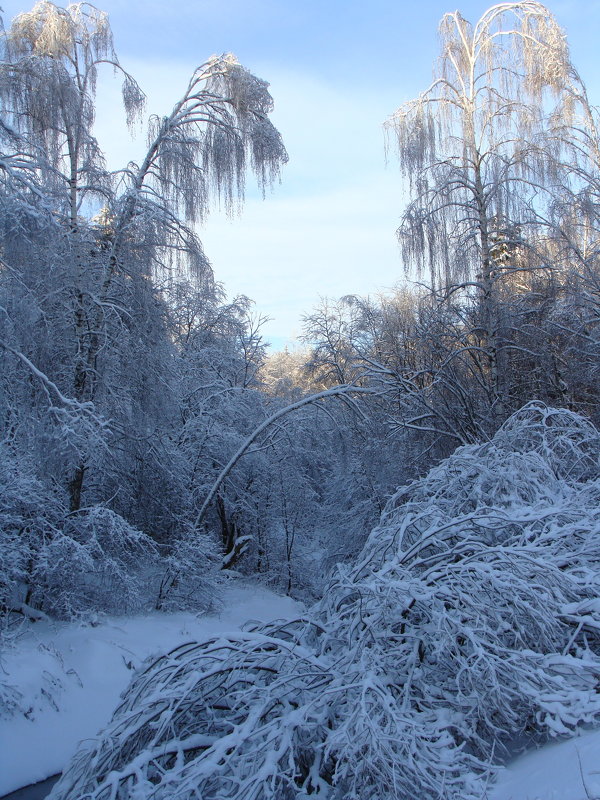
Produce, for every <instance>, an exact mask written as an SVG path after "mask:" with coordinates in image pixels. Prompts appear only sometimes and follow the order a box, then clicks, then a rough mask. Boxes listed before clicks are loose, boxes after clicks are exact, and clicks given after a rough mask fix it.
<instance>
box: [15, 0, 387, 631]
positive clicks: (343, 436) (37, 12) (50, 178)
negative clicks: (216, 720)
mask: <svg viewBox="0 0 600 800" xmlns="http://www.w3.org/2000/svg"><path fill="white" fill-rule="evenodd" d="M1 45H2V61H1V62H0V103H1V106H0V110H1V114H0V145H1V153H2V154H1V161H0V182H1V186H0V190H1V191H0V258H1V261H0V454H1V455H0V515H1V524H0V554H1V555H0V618H3V619H5V620H6V618H7V617H8V619H10V618H12V617H13V616H14V614H21V615H22V614H24V615H25V616H28V617H31V618H32V619H35V618H36V617H38V616H39V615H40V613H48V614H51V615H58V616H60V617H64V618H72V617H86V615H89V614H95V613H97V612H99V611H100V612H113V613H117V612H131V611H135V610H141V609H143V608H146V607H148V606H149V605H150V606H155V607H157V608H164V609H167V608H173V607H177V606H181V605H190V606H192V607H194V608H203V607H204V608H205V607H208V606H210V605H211V604H212V603H214V602H217V601H218V591H216V590H215V582H218V580H219V575H220V574H222V571H221V568H222V567H223V566H225V567H227V568H228V569H229V570H231V569H235V570H242V571H244V572H246V573H254V574H259V575H261V576H262V577H263V579H265V580H267V581H270V582H271V583H272V584H273V585H274V586H277V587H278V588H280V589H281V590H283V591H288V592H298V593H308V594H309V595H311V594H314V593H315V592H318V590H319V584H320V582H321V581H322V578H323V569H322V562H323V561H325V562H328V561H329V562H331V563H333V561H334V560H335V559H336V558H337V557H339V556H340V555H341V556H346V555H347V554H348V553H349V552H355V551H356V550H357V549H358V548H360V546H361V545H362V543H363V541H364V536H365V531H367V530H368V528H369V527H370V525H371V524H372V522H373V520H374V519H375V518H376V517H377V516H378V514H379V513H380V511H381V508H382V506H383V502H384V495H385V492H386V491H389V490H390V489H391V488H392V487H393V485H394V482H395V477H394V478H393V479H392V478H391V473H392V470H391V469H387V470H386V474H387V475H388V477H387V479H386V480H382V479H381V476H379V475H378V469H379V467H382V466H383V465H384V463H385V457H384V454H382V453H381V452H380V451H379V448H377V446H376V445H375V444H373V442H374V441H376V440H378V439H379V438H380V434H379V433H375V431H376V430H377V427H378V425H379V423H378V422H377V421H376V420H371V419H369V418H368V417H367V416H366V415H365V414H364V413H363V414H361V413H357V411H356V408H355V407H353V406H351V405H348V404H346V405H342V404H339V406H338V408H337V409H336V411H335V413H334V414H331V413H329V412H326V411H325V410H323V409H321V408H320V407H318V406H316V405H315V406H312V405H307V406H306V407H303V408H302V410H301V411H299V412H298V413H297V414H295V415H294V416H293V417H289V418H288V419H286V422H285V424H280V425H277V426H273V427H272V428H269V429H267V430H266V431H265V434H264V436H262V437H261V438H260V439H259V440H258V441H257V442H256V443H255V445H254V446H253V447H252V448H250V449H249V450H248V451H247V452H246V453H245V454H244V456H243V458H240V460H239V462H237V463H236V468H235V470H234V471H233V472H232V473H231V474H230V475H229V476H228V477H227V480H224V481H222V482H221V483H220V484H219V486H218V491H216V492H215V493H214V500H213V502H211V504H210V506H209V507H208V508H207V510H206V513H205V514H203V516H202V520H201V521H200V520H199V518H198V511H199V509H200V508H201V507H202V505H203V502H204V500H205V498H206V497H207V496H208V494H209V492H210V490H211V487H213V486H215V481H216V479H217V477H218V475H219V473H220V472H221V470H222V468H223V467H224V465H225V464H226V463H227V462H228V460H229V458H230V457H231V455H232V454H233V453H235V452H236V451H237V450H238V448H239V447H240V445H241V444H242V443H243V442H244V441H245V440H246V437H247V436H248V435H249V434H250V433H251V431H252V430H253V429H254V428H256V427H258V426H259V425H261V424H262V423H263V422H264V421H265V420H266V419H268V418H269V417H271V416H272V415H273V414H274V413H275V412H277V410H278V409H281V408H282V407H284V406H285V405H286V403H289V402H291V401H292V400H297V399H298V397H299V396H301V395H303V394H306V393H310V392H311V391H312V390H313V389H314V388H315V386H314V383H312V382H310V381H305V382H304V385H303V387H302V388H300V387H299V386H298V385H297V384H296V383H293V382H292V384H289V381H288V385H287V388H285V387H284V386H283V385H277V386H276V385H275V381H274V380H272V379H271V378H269V375H270V372H269V368H268V367H267V366H266V365H265V354H266V348H265V345H264V343H263V341H262V337H261V333H260V318H257V317H256V315H254V313H253V311H252V303H251V302H250V301H249V300H248V299H247V298H245V297H238V298H234V299H233V300H228V299H227V298H226V296H225V293H224V291H223V289H222V287H221V286H220V285H219V284H218V283H217V282H216V281H215V278H214V275H213V271H212V268H211V266H210V264H209V262H208V260H207V258H206V257H205V255H204V253H203V251H202V247H201V243H200V242H199V240H198V239H197V236H196V234H195V232H194V228H193V227H192V226H193V223H194V222H197V221H201V220H202V218H203V217H204V216H205V215H206V214H207V213H208V211H209V208H210V204H211V202H212V201H213V200H214V199H218V201H219V204H220V205H221V206H225V208H226V209H233V208H234V207H235V206H236V205H237V204H239V203H240V202H241V201H242V199H243V190H244V183H245V180H246V177H247V174H246V173H247V170H248V169H251V170H253V171H254V173H255V174H256V177H257V179H258V182H259V184H260V185H261V186H263V187H264V186H265V185H266V184H267V183H269V182H271V181H272V180H273V179H274V178H275V177H276V176H277V175H278V170H279V167H280V165H282V164H283V163H284V162H285V160H286V153H285V150H284V147H283V144H282V142H281V139H280V136H279V134H278V132H277V131H276V130H275V128H274V127H273V125H272V124H271V122H270V121H269V116H268V115H269V112H270V110H271V108H272V100H271V97H270V95H269V93H268V89H267V84H266V83H265V82H264V81H262V80H260V79H258V78H256V77H255V76H253V75H252V74H250V73H249V72H248V71H247V70H245V69H244V68H243V67H242V66H241V65H240V64H239V63H238V62H237V61H236V60H235V58H234V57H233V56H231V55H225V56H222V57H214V58H211V59H210V60H209V61H207V62H206V63H204V64H202V65H201V66H200V67H198V68H197V69H196V70H195V71H194V73H193V75H192V77H191V79H190V82H189V84H188V86H187V88H186V89H185V92H184V94H183V95H182V97H181V98H180V99H179V100H178V101H177V103H176V104H175V105H174V107H173V110H172V111H171V113H170V114H169V115H168V116H165V117H161V118H153V119H150V120H149V121H148V125H147V129H148V130H147V133H148V150H147V152H146V154H145V156H144V157H143V159H142V160H141V162H140V164H135V163H130V164H128V165H127V167H126V168H125V169H123V170H121V171H119V172H117V173H109V172H108V171H107V169H106V166H105V163H104V158H103V154H102V150H101V146H100V144H99V143H98V142H97V141H96V139H95V138H94V135H93V122H94V115H95V106H94V93H95V87H96V82H97V79H98V78H99V73H100V72H101V71H102V70H103V69H105V68H106V67H107V65H108V66H109V67H112V68H113V69H114V71H115V72H116V73H117V74H118V75H120V76H121V77H122V79H123V105H124V112H125V114H124V122H127V123H129V124H136V122H139V120H141V119H142V116H143V106H144V95H143V93H142V91H141V89H140V87H139V86H138V85H137V83H136V82H135V79H134V78H133V77H132V76H131V75H130V74H129V73H128V72H126V70H125V69H124V68H123V67H122V65H121V64H120V62H119V61H118V58H117V56H116V53H115V50H114V46H113V42H112V36H111V31H110V27H109V23H108V19H107V17H106V15H105V14H104V13H102V12H101V11H99V10H97V9H96V8H94V7H93V6H91V5H89V4H86V3H82V4H75V5H71V6H69V7H68V8H66V9H63V8H60V7H58V6H56V5H54V4H53V3H50V2H40V3H38V4H37V5H36V6H35V7H34V8H33V10H32V11H31V12H29V13H25V14H21V15H20V16H19V17H17V18H16V19H15V20H14V21H13V23H12V25H11V26H10V28H8V29H7V31H6V32H5V33H4V34H3V35H2V39H1ZM340 525H341V526H342V528H343V530H344V533H343V535H342V536H340V535H339V529H340Z"/></svg>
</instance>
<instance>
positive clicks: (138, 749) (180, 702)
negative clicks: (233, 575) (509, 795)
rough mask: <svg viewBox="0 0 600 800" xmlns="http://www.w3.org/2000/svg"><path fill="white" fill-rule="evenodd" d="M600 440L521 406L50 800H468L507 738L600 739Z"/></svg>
mask: <svg viewBox="0 0 600 800" xmlns="http://www.w3.org/2000/svg"><path fill="white" fill-rule="evenodd" d="M599 467H600V435H599V434H598V431H597V430H596V429H595V428H594V427H593V426H592V425H591V424H590V423H589V422H588V421H587V420H584V419H583V418H582V417H579V416H577V415H576V414H573V413H572V412H569V411H565V410H557V409H551V408H547V407H545V406H543V405H541V404H530V405H528V406H526V407H525V408H523V409H522V410H521V411H520V412H518V413H517V414H515V415H514V416H513V417H511V418H510V419H509V420H508V421H507V422H506V423H505V425H504V426H503V427H502V428H501V429H500V430H499V432H498V433H497V435H496V436H495V438H494V439H493V440H492V441H491V442H488V443H486V444H484V445H469V446H465V447H462V448H460V449H459V450H458V451H457V452H456V453H455V454H454V455H453V456H451V457H450V458H449V459H447V460H446V461H444V462H442V463H441V464H440V465H439V466H438V467H436V468H435V469H434V470H432V471H431V472H430V474H429V475H428V476H427V477H425V478H423V479H421V480H419V481H416V482H414V483H412V484H409V485H408V486H405V487H403V488H401V489H400V490H398V492H397V493H396V494H395V495H394V496H393V497H392V498H391V500H390V502H389V504H388V506H387V508H386V510H385V512H384V514H383V515H382V518H381V522H380V524H379V526H378V527H377V528H375V529H374V530H373V532H372V533H371V536H370V538H369V540H368V542H367V544H366V545H365V548H364V549H363V551H362V553H361V554H360V555H359V557H358V558H357V560H356V562H355V563H354V564H352V565H349V566H347V567H342V568H340V569H338V571H337V572H336V573H335V574H334V576H333V577H332V579H331V581H330V583H329V585H328V587H327V590H326V592H325V594H324V597H323V600H322V601H321V602H320V603H318V604H317V605H316V606H315V607H314V608H313V609H311V611H310V612H309V613H308V615H307V617H306V618H305V619H301V620H295V621H292V622H287V623H282V622H274V623H270V624H268V625H266V626H261V627H259V628H254V629H248V630H247V631H245V632H241V633H234V634H231V635H229V636H222V635H220V636H218V637H215V638H212V639H209V640H208V641H205V642H202V643H189V644H186V645H183V646H182V647H180V648H178V649H177V650H175V651H173V652H171V653H168V654H166V655H164V656H162V657H161V658H159V659H158V660H156V661H155V662H153V663H150V662H149V663H147V664H146V665H144V666H143V667H142V668H141V670H140V671H139V672H138V673H137V675H136V676H135V677H134V679H133V681H132V683H131V685H130V687H129V689H128V690H127V692H126V693H125V695H124V696H123V698H122V701H121V704H120V706H119V707H118V708H117V710H116V711H115V714H114V716H113V719H112V721H111V722H110V723H109V724H108V726H107V727H106V729H105V730H104V731H102V732H101V733H100V734H99V736H98V737H97V739H95V740H94V741H91V742H87V743H85V744H84V745H82V747H81V749H80V751H79V753H78V754H77V755H76V756H75V758H74V759H73V761H72V763H71V764H70V766H69V767H68V768H67V769H66V770H65V772H64V774H63V777H62V778H61V780H60V782H59V783H58V784H57V786H56V787H55V789H54V797H55V799H56V800H75V798H78V797H81V796H82V795H85V796H86V797H89V798H90V800H105V798H109V797H122V798H127V797H136V798H147V797H148V798H149V797H153V798H170V799H172V800H177V798H180V797H181V798H184V797H189V796H190V794H191V793H192V792H195V793H196V794H198V795H199V796H202V797H203V798H205V800H212V799H213V798H214V799H215V800H216V798H220V800H224V798H229V800H241V798H247V797H261V798H265V800H268V799H269V798H273V800H275V799H277V800H282V798H290V799H291V798H295V799H296V800H300V798H305V797H307V796H312V795H323V796H324V797H328V798H332V800H333V798H352V799H353V800H363V798H365V797H377V798H379V799H380V800H412V799H413V798H414V797H419V798H424V799H425V798H431V800H433V798H438V800H439V798H443V799H444V800H477V799H478V798H481V797H482V796H484V794H485V790H486V786H487V785H488V781H489V779H490V777H492V776H493V773H494V771H495V769H496V767H497V765H498V764H499V763H501V762H502V759H503V758H504V757H505V756H506V754H507V752H508V750H507V748H510V747H511V746H512V745H513V743H514V740H515V738H517V739H518V738H519V736H520V735H521V736H523V735H526V736H527V737H528V739H529V740H533V741H543V740H544V739H546V738H548V737H549V736H556V735H562V734H565V733H568V732H572V731H573V730H575V729H576V728H577V726H578V725H586V724H593V723H595V724H597V722H598V719H599V717H600V701H599V698H598V693H597V684H598V680H599V678H600V640H599V637H598V630H600V619H599V615H600V605H599V603H598V593H599V591H600V586H599V585H598V575H599V574H600V573H599V570H598V566H599V564H600V547H599V542H600V537H599V535H598V534H599V533H600V516H599V512H598V508H599V506H598V492H599V489H600V486H599V481H598V474H599V472H598V471H599Z"/></svg>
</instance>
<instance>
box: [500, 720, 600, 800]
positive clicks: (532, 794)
mask: <svg viewBox="0 0 600 800" xmlns="http://www.w3.org/2000/svg"><path fill="white" fill-rule="evenodd" d="M599 764H600V731H598V730H596V731H588V732H586V733H583V734H582V735H581V736H577V737H575V738H572V739H569V740H567V741H564V742H559V743H556V744H548V745H546V746H545V747H542V748H540V749H539V750H536V751H533V752H530V753H526V754H525V755H523V756H521V757H520V758H518V759H516V760H515V761H514V762H512V764H510V765H509V766H508V767H507V768H506V769H505V770H503V771H502V772H501V773H500V775H499V777H498V781H497V783H496V786H495V787H494V788H493V789H492V790H491V791H490V793H489V800H586V798H590V800H595V798H598V797H600V769H599V767H598V765H599Z"/></svg>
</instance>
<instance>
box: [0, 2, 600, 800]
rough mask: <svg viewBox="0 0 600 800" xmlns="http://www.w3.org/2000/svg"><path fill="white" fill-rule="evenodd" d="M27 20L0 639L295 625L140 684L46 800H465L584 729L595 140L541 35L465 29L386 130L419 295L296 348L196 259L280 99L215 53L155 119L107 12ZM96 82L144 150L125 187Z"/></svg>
mask: <svg viewBox="0 0 600 800" xmlns="http://www.w3.org/2000/svg"><path fill="white" fill-rule="evenodd" d="M5 24H6V27H5V29H4V31H3V33H2V38H1V40H0V41H1V45H0V46H1V49H2V53H1V56H0V204H1V209H0V649H2V648H8V647H9V646H12V644H11V643H12V642H13V641H14V638H15V630H16V629H20V628H22V627H23V626H33V625H35V624H37V623H38V622H40V621H48V620H60V621H65V622H70V623H73V624H77V625H94V624H96V621H97V620H98V619H101V618H103V616H104V615H141V614H148V613H150V612H153V613H154V612H164V613H165V614H167V613H170V612H174V611H180V610H190V611H193V612H195V613H206V612H214V611H215V610H218V608H219V603H220V597H221V593H222V590H223V587H224V586H225V585H227V583H228V582H229V581H231V580H235V579H244V580H251V581H254V582H256V583H259V584H261V585H264V586H267V587H269V588H270V589H272V590H273V591H275V592H277V593H279V594H281V595H289V596H291V597H293V598H295V599H297V600H301V601H303V602H304V603H305V604H306V605H307V607H308V610H307V611H306V613H305V614H304V615H303V616H302V617H301V618H299V619H295V620H291V621H287V622H273V623H268V624H265V625H263V626H255V627H254V628H248V629H246V630H245V631H242V632H237V633H235V634H233V633H232V634H231V635H228V636H221V635H219V636H215V637H214V638H212V639H209V640H207V641H205V642H194V643H189V644H187V645H185V646H182V647H180V648H179V649H177V650H174V651H172V652H171V653H169V654H165V655H164V656H162V657H161V658H159V659H158V660H155V661H154V662H152V663H150V662H149V663H147V664H145V665H144V666H143V667H142V668H141V669H139V670H138V671H137V672H136V673H135V674H134V676H133V680H132V683H131V684H130V686H129V688H128V689H127V690H126V692H125V693H124V694H123V696H122V698H121V701H120V705H119V706H118V708H117V710H116V711H115V713H114V716H113V718H112V721H111V722H110V724H109V726H108V727H107V728H106V729H105V730H104V731H102V732H101V733H100V734H99V735H98V737H97V739H95V740H93V741H91V742H90V741H88V742H87V743H86V745H85V746H84V747H83V748H82V749H81V751H80V752H79V753H78V754H77V756H76V758H75V759H74V760H73V761H72V763H71V765H70V766H69V767H68V768H67V769H66V770H65V773H64V775H63V778H62V779H61V781H60V782H59V783H58V784H57V786H56V788H55V790H54V793H53V795H52V797H53V798H55V799H56V800H76V799H79V798H84V797H85V798H87V799H89V800H92V799H93V800H125V799H126V798H131V800H134V798H135V800H147V799H148V800H149V798H154V799H155V800H161V798H163V799H164V800H184V798H186V799H187V798H190V799H191V798H197V800H217V798H219V800H242V799H244V800H251V798H256V800H261V799H263V798H264V800H268V799H269V798H272V800H287V799H288V798H289V799H290V800H291V799H292V798H298V800H299V799H300V798H306V797H308V796H309V795H315V796H319V797H323V798H331V800H334V798H347V800H352V799H353V798H354V799H355V800H367V798H368V799H369V800H394V799H395V798H398V800H408V798H411V800H412V799H413V798H419V800H433V798H444V799H446V798H447V799H448V800H459V799H460V800H476V799H477V798H484V797H487V794H486V787H487V782H488V781H490V780H493V777H494V774H495V770H496V769H497V767H498V765H500V764H502V763H503V761H504V760H505V759H506V758H507V757H508V755H509V754H510V753H513V752H514V751H515V748H516V747H517V744H516V743H517V742H518V741H523V740H524V738H523V737H526V739H527V741H528V742H532V743H537V744H541V743H543V742H545V741H547V740H548V738H549V737H555V736H558V737H560V736H567V735H572V734H573V732H574V731H576V730H578V729H580V728H581V727H582V726H583V727H588V728H590V727H598V723H599V721H600V699H599V698H600V694H599V693H598V692H599V689H598V687H599V685H600V510H599V509H600V433H599V431H598V426H599V425H600V380H599V379H600V257H599V255H600V127H599V125H600V116H599V109H598V108H597V107H596V106H594V105H593V104H592V102H591V100H590V98H589V97H588V93H587V89H586V85H585V83H584V80H583V78H582V77H581V76H580V75H579V73H578V71H577V69H576V67H575V65H574V63H573V61H572V60H571V56H570V53H569V47H568V42H567V39H566V35H565V33H564V32H563V30H562V29H561V28H560V27H559V25H558V23H557V22H556V21H555V19H554V17H553V16H552V14H551V12H550V11H549V10H548V9H547V8H545V7H544V6H543V5H541V4H540V3H539V2H536V0H522V1H521V2H506V3H500V4H498V5H495V6H493V7H492V8H490V9H489V10H488V11H486V12H485V13H484V14H483V16H482V17H481V18H480V19H479V21H477V22H476V23H474V24H471V23H469V22H468V21H467V20H465V19H464V18H463V17H462V16H461V14H460V13H459V12H458V11H457V12H453V13H448V14H446V15H445V16H444V17H443V19H442V21H441V23H440V28H439V37H440V53H439V58H438V60H437V62H436V64H435V65H434V77H433V80H432V82H431V83H430V85H429V86H428V87H426V88H425V89H424V91H423V92H422V93H421V94H420V95H419V96H418V97H417V98H416V99H414V100H412V101H410V102H406V103H404V104H403V105H401V106H400V107H399V108H398V109H397V110H396V111H394V110H393V109H390V116H389V118H388V119H387V121H385V122H384V127H385V131H386V140H387V150H388V158H389V159H390V161H394V162H395V164H396V165H397V166H398V167H399V170H400V172H399V176H398V180H402V181H404V183H405V185H406V191H407V196H408V202H407V205H406V207H405V208H403V209H398V212H399V214H400V226H399V228H398V230H397V237H398V242H399V260H398V264H399V267H398V271H399V276H400V275H401V274H402V271H403V270H404V274H405V276H406V280H405V281H403V282H401V283H398V285H397V288H396V289H395V290H394V291H390V292H387V293H385V294H381V295H378V296H371V297H360V296H355V295H346V296H343V297H340V298H330V299H327V300H324V301H323V302H322V303H321V305H320V306H318V307H317V308H314V309H307V311H306V315H305V318H304V332H303V336H302V346H301V347H300V348H298V349H297V350H293V351H288V350H284V351H281V352H270V351H269V347H268V345H267V344H266V342H265V340H264V338H263V335H262V333H261V326H260V319H258V318H257V316H256V314H255V312H254V310H253V303H252V300H251V299H249V298H247V297H244V296H240V297H235V298H233V299H230V298H228V297H227V295H226V294H225V291H224V288H223V287H222V286H221V284H220V283H219V282H218V280H217V278H216V277H215V272H213V267H212V265H211V263H210V261H209V255H210V254H208V255H207V254H205V253H204V250H203V247H202V242H201V236H202V222H203V220H204V219H205V218H206V214H207V213H208V208H209V206H210V204H211V203H212V202H213V201H215V200H218V201H219V202H220V204H221V205H222V207H223V208H224V209H225V210H235V209H238V208H240V207H241V206H242V205H243V200H244V192H245V187H246V182H247V181H248V180H253V181H254V180H255V181H256V182H257V185H258V187H259V188H260V189H261V190H262V191H263V192H264V191H265V190H266V189H268V188H269V187H271V186H272V185H273V184H276V183H277V182H278V181H279V180H280V179H281V180H283V181H285V171H284V169H283V167H284V165H285V164H286V161H287V160H288V155H287V153H286V149H285V144H284V142H283V141H282V138H281V136H280V134H279V132H278V131H277V129H276V128H275V126H274V125H273V123H272V122H271V120H270V117H269V115H270V113H271V111H272V109H273V99H272V97H271V95H270V93H269V85H268V83H267V82H266V81H265V80H263V79H261V78H259V77H256V76H255V75H254V74H252V73H251V72H249V71H248V70H247V69H245V67H244V66H242V65H241V64H240V63H239V62H238V61H237V59H236V58H235V56H233V55H231V54H225V55H222V56H213V57H211V58H209V59H208V60H207V61H205V62H204V63H203V64H201V65H200V66H197V67H196V68H195V69H194V71H193V72H192V71H191V75H190V79H189V83H188V85H187V87H182V89H183V93H182V94H181V95H180V97H179V99H177V100H176V102H175V104H174V105H173V107H172V109H171V110H169V109H165V116H162V117H158V116H151V117H150V118H149V119H147V118H146V116H145V111H144V109H145V96H144V93H143V91H142V89H141V88H140V86H139V85H138V83H137V82H136V79H135V76H134V75H132V74H130V73H129V72H128V71H127V65H126V64H121V62H120V61H119V58H118V56H117V53H116V50H115V45H114V43H113V38H112V33H111V29H110V25H109V20H108V17H107V15H106V14H105V13H103V12H102V11H101V10H100V9H98V8H96V7H95V6H93V5H90V4H88V3H77V4H74V5H69V6H68V7H67V8H62V7H60V6H58V5H55V4H54V3H52V2H48V1H47V0H42V1H41V2H38V3H37V4H36V5H35V6H34V7H33V9H32V10H31V11H29V12H27V13H22V14H20V15H19V16H17V17H16V18H15V19H14V20H12V22H11V23H10V24H9V22H8V21H7V20H5ZM434 35H435V31H432V36H434ZM103 70H109V71H110V70H112V71H113V72H114V73H115V74H116V75H117V76H118V78H119V79H120V80H121V82H122V104H123V109H124V112H125V117H126V119H127V124H129V125H131V126H136V125H138V126H140V125H143V126H145V128H144V129H145V131H146V135H147V150H146V154H145V156H144V157H143V159H141V160H140V163H134V162H130V163H128V164H126V165H124V166H123V167H122V169H120V170H118V171H109V170H108V168H107V166H106V162H105V157H104V153H103V150H102V149H101V143H100V142H98V141H97V140H96V138H95V136H94V121H95V114H96V106H95V97H96V84H97V80H98V78H99V75H100V73H101V72H102V71H103ZM267 77H268V76H267ZM175 97H176V95H175ZM175 97H174V99H175ZM382 158H383V153H382ZM265 203H268V197H267V198H266V200H265ZM390 235H392V236H393V231H390ZM409 278H410V280H409ZM253 299H256V298H253ZM1 661H2V657H1V654H0V665H1ZM23 713H24V707H23V704H22V702H21V699H20V698H19V696H18V693H17V692H15V690H14V687H12V686H11V683H10V680H7V679H6V680H5V678H4V677H3V673H2V672H1V671H0V717H2V716H5V717H11V716H12V717H16V716H18V715H20V714H23ZM588 796H589V795H588Z"/></svg>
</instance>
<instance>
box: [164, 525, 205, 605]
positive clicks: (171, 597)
mask: <svg viewBox="0 0 600 800" xmlns="http://www.w3.org/2000/svg"><path fill="white" fill-rule="evenodd" d="M157 567H159V570H158V576H157V580H156V582H157V584H158V589H157V592H156V598H155V606H156V608H157V610H159V611H179V610H181V609H188V610H192V611H195V612H196V613H201V612H214V611H217V610H218V609H219V608H220V607H221V606H220V599H219V597H220V589H221V586H220V583H221V573H220V567H221V558H220V556H219V552H218V547H217V546H216V545H215V542H214V541H213V540H212V539H211V538H210V537H209V536H207V535H204V534H201V533H199V532H198V531H196V530H194V529H193V528H192V527H191V525H190V526H189V528H188V529H187V530H185V531H184V533H183V534H182V535H181V536H180V537H179V538H178V539H176V540H175V541H174V542H169V545H168V548H167V549H166V553H165V554H164V556H163V557H162V558H161V559H160V561H159V562H158V564H157Z"/></svg>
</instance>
